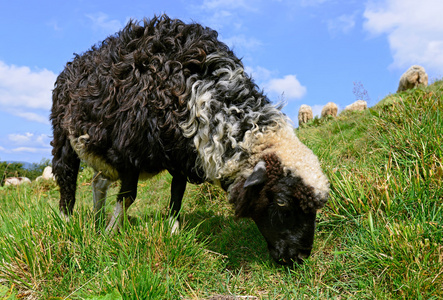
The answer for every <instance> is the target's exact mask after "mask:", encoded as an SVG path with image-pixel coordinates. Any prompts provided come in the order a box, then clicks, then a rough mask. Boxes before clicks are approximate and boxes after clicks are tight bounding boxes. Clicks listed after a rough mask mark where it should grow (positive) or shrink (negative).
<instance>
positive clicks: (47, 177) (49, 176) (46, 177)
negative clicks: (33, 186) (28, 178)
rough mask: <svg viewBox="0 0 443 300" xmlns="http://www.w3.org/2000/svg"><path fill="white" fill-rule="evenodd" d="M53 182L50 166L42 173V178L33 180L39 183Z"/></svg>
mask: <svg viewBox="0 0 443 300" xmlns="http://www.w3.org/2000/svg"><path fill="white" fill-rule="evenodd" d="M42 179H44V180H55V177H54V174H52V167H51V166H47V167H46V168H45V169H44V170H43V173H42V176H39V177H37V178H36V179H35V181H40V180H42Z"/></svg>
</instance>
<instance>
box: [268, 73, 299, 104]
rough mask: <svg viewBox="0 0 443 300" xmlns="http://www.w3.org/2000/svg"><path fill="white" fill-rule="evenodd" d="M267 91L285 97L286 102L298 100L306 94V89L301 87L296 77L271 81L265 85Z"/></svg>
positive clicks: (287, 76) (289, 76)
mask: <svg viewBox="0 0 443 300" xmlns="http://www.w3.org/2000/svg"><path fill="white" fill-rule="evenodd" d="M264 87H265V91H267V92H271V93H274V94H277V95H279V96H283V99H284V100H287V101H290V100H297V99H300V98H302V97H303V96H304V95H305V94H306V87H305V86H303V85H301V83H300V82H299V81H298V79H297V77H296V76H295V75H286V76H285V77H283V78H277V79H271V80H270V81H269V82H267V83H265V85H264Z"/></svg>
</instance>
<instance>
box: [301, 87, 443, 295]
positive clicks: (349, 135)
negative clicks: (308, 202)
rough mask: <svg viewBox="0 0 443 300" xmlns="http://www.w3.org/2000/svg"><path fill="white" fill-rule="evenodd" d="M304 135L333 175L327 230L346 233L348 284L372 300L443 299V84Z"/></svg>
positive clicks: (392, 97)
mask: <svg viewBox="0 0 443 300" xmlns="http://www.w3.org/2000/svg"><path fill="white" fill-rule="evenodd" d="M298 136H299V137H300V139H301V140H302V141H303V142H304V143H306V144H307V145H308V146H309V147H311V148H312V149H313V150H314V152H315V153H317V154H318V155H319V157H320V159H321V161H322V162H323V166H324V168H325V172H326V173H327V175H328V177H329V178H330V181H331V187H332V193H331V200H330V202H329V205H328V208H327V209H326V210H325V211H324V217H323V218H324V220H325V221H324V222H323V224H324V226H325V228H324V229H322V230H324V231H326V232H327V231H328V230H330V229H332V224H334V226H336V227H335V228H334V230H338V231H342V232H341V237H340V238H339V239H338V241H339V243H340V245H337V247H336V250H338V251H340V253H342V256H343V257H341V258H340V259H341V260H342V263H343V266H344V269H345V270H344V272H343V275H342V276H345V277H346V278H348V279H349V282H348V283H349V284H351V285H353V287H354V288H356V289H358V286H360V285H361V284H363V286H366V287H364V288H363V289H364V290H366V291H365V292H364V293H363V294H366V296H369V295H371V294H372V296H369V298H372V297H374V298H377V299H381V298H384V297H386V298H392V297H394V296H397V297H399V298H409V299H419V298H421V297H423V298H424V299H430V298H431V297H432V296H435V297H443V289H442V286H443V275H442V273H443V264H442V263H443V189H442V183H443V167H442V166H443V88H442V82H441V81H440V82H436V83H435V84H433V85H432V86H430V87H427V88H424V89H416V90H410V91H407V92H403V93H399V94H395V95H389V96H388V97H386V98H385V99H383V100H382V101H381V102H380V103H378V104H377V105H376V106H375V107H373V108H371V109H369V110H367V111H365V112H351V113H349V112H347V113H346V112H345V113H342V114H341V115H340V116H339V117H338V118H336V119H333V120H330V121H328V122H325V123H324V124H322V125H320V126H318V127H308V128H303V129H299V130H298ZM319 227H320V228H321V226H319ZM368 287H369V290H370V292H369V294H367V293H368V291H367V289H368Z"/></svg>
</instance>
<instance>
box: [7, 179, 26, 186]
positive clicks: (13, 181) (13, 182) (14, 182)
mask: <svg viewBox="0 0 443 300" xmlns="http://www.w3.org/2000/svg"><path fill="white" fill-rule="evenodd" d="M23 183H31V180H30V179H29V178H27V177H9V178H6V179H5V185H20V184H23Z"/></svg>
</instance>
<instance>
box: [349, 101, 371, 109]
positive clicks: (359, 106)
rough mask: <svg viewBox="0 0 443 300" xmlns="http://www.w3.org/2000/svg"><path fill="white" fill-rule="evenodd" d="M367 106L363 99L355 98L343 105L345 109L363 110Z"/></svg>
mask: <svg viewBox="0 0 443 300" xmlns="http://www.w3.org/2000/svg"><path fill="white" fill-rule="evenodd" d="M367 108H368V103H367V102H366V101H365V100H357V101H355V102H354V103H352V104H349V105H348V106H346V107H345V111H363V110H365V109H367Z"/></svg>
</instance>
